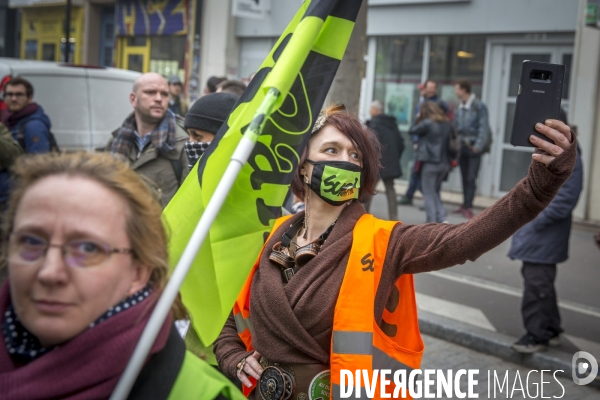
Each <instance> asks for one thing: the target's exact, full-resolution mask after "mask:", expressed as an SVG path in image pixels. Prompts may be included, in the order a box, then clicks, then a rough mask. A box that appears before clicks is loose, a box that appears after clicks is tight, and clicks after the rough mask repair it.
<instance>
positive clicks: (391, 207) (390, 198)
mask: <svg viewBox="0 0 600 400" xmlns="http://www.w3.org/2000/svg"><path fill="white" fill-rule="evenodd" d="M383 185H384V186H385V197H386V198H387V203H388V216H389V219H390V221H397V220H398V205H397V204H396V190H395V189H394V179H393V178H392V179H383ZM372 200H373V197H369V199H368V200H367V201H365V202H364V203H362V205H363V206H364V207H365V210H367V213H368V212H369V210H370V209H371V201H372Z"/></svg>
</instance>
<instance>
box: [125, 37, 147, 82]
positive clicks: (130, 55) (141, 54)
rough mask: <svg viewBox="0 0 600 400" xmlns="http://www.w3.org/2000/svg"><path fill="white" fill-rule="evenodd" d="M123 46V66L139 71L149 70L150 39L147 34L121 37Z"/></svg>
mask: <svg viewBox="0 0 600 400" xmlns="http://www.w3.org/2000/svg"><path fill="white" fill-rule="evenodd" d="M120 44H121V47H122V54H123V57H122V65H121V68H123V69H128V70H131V71H137V72H142V73H143V72H148V71H149V65H150V39H149V38H148V37H146V36H130V37H126V38H120Z"/></svg>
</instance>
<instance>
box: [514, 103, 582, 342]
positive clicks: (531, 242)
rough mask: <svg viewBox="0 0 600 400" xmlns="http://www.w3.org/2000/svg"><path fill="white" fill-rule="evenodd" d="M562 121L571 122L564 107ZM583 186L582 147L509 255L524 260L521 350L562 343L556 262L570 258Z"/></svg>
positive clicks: (518, 234)
mask: <svg viewBox="0 0 600 400" xmlns="http://www.w3.org/2000/svg"><path fill="white" fill-rule="evenodd" d="M560 120H561V121H563V122H564V123H567V117H566V115H565V113H564V111H562V110H561V116H560ZM582 189H583V166H582V162H581V157H580V150H579V148H578V149H577V160H576V161H575V169H574V170H573V173H572V174H571V176H570V177H569V179H567V181H566V182H565V183H564V184H563V185H562V187H561V188H560V190H559V191H558V193H557V194H556V197H554V199H553V200H552V202H551V203H550V204H548V206H547V207H546V208H545V209H544V211H542V212H541V213H540V214H539V215H538V216H537V217H536V218H535V219H534V220H533V221H531V222H530V223H528V224H527V225H525V226H523V227H522V228H521V229H519V230H518V231H517V232H516V233H515V234H514V235H513V237H512V243H511V246H510V250H509V252H508V257H510V258H511V259H513V260H514V259H517V260H522V261H523V267H522V269H521V273H522V274H523V280H524V285H523V286H524V290H523V300H522V304H521V315H522V317H523V325H524V326H525V330H526V331H527V333H526V334H525V335H524V336H523V337H521V339H519V340H518V341H517V342H515V343H514V344H513V345H512V348H513V349H514V350H515V351H518V352H519V353H534V352H537V351H541V350H545V349H546V348H547V347H548V345H550V346H555V345H558V344H559V343H560V341H559V335H560V333H561V332H562V328H561V327H560V314H559V311H558V299H557V297H556V291H555V290H554V280H555V279H556V264H558V263H561V262H564V261H566V260H567V259H568V258H569V236H570V234H571V218H572V212H573V209H574V208H575V206H576V205H577V201H578V200H579V194H580V193H581V190H582Z"/></svg>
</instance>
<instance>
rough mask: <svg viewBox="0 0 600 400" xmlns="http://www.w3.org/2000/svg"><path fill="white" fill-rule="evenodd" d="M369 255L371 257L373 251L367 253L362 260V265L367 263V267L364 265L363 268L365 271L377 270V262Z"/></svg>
mask: <svg viewBox="0 0 600 400" xmlns="http://www.w3.org/2000/svg"><path fill="white" fill-rule="evenodd" d="M369 257H371V253H369V254H367V255H366V256H364V257H363V258H362V259H361V260H360V263H361V264H362V265H366V267H364V268H363V269H362V270H363V271H365V272H367V271H371V272H375V268H373V263H374V262H375V260H374V259H372V258H369Z"/></svg>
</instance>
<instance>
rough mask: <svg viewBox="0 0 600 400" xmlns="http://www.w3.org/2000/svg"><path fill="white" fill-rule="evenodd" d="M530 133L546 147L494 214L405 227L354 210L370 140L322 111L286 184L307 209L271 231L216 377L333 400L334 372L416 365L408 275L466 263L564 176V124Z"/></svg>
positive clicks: (535, 207) (368, 178) (350, 122)
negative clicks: (455, 222) (458, 221)
mask: <svg viewBox="0 0 600 400" xmlns="http://www.w3.org/2000/svg"><path fill="white" fill-rule="evenodd" d="M538 130H539V132H541V133H543V134H545V135H546V136H548V137H549V138H551V139H553V140H554V141H555V143H557V144H556V145H553V144H550V143H547V142H545V141H541V140H536V139H532V142H533V144H534V145H536V146H539V150H538V151H537V152H536V153H535V154H534V156H533V162H532V164H531V167H530V169H529V173H528V175H527V177H525V178H524V179H523V180H522V181H521V182H519V183H518V184H517V186H516V187H515V188H514V189H513V190H512V191H511V192H510V193H509V194H508V195H506V196H504V197H503V198H502V199H501V200H499V201H498V202H497V203H496V204H495V205H494V206H492V207H490V208H488V209H487V210H485V211H484V212H482V213H480V214H479V215H477V216H476V217H475V218H473V219H472V220H470V221H468V222H465V223H462V224H458V225H447V224H426V225H414V226H413V225H404V224H401V223H398V222H397V221H382V220H378V219H375V218H374V217H373V216H371V215H367V214H365V211H364V208H363V207H362V206H361V205H360V203H359V202H358V201H357V200H360V199H361V197H363V196H366V195H371V194H373V193H374V191H375V183H376V180H377V171H378V166H379V165H378V154H377V150H376V148H375V147H374V145H373V144H374V143H376V140H375V138H374V137H373V134H372V133H370V132H369V131H368V130H367V129H366V128H365V127H364V126H363V125H362V124H361V123H360V122H359V121H358V120H357V119H356V118H355V117H353V116H351V115H349V114H348V113H347V112H346V111H345V110H344V109H343V108H340V107H336V108H330V109H327V110H325V111H324V112H322V113H321V116H320V117H319V119H318V120H317V122H316V124H315V127H314V129H313V134H312V136H311V138H310V140H309V142H308V145H307V148H306V151H305V153H304V155H303V156H302V158H301V160H300V164H299V168H298V173H297V175H295V176H294V180H293V182H292V188H293V191H294V194H295V195H296V196H298V197H300V198H304V199H305V203H306V211H305V212H301V213H299V214H296V215H294V216H292V217H291V218H289V219H279V220H278V221H277V223H276V224H275V227H274V228H273V230H272V232H271V235H270V237H269V239H268V240H267V242H266V244H265V246H264V248H263V251H262V253H261V254H260V255H259V258H258V260H257V263H256V264H255V267H254V269H253V271H252V273H251V275H250V277H249V278H248V280H247V282H246V285H245V286H244V288H243V289H242V291H241V293H240V295H239V297H238V300H237V302H236V304H235V306H234V310H233V313H232V315H231V316H230V318H229V320H228V321H227V323H226V325H225V327H224V328H223V331H222V333H221V335H220V337H219V338H218V339H217V341H216V343H215V353H216V356H217V360H218V362H219V366H220V367H221V370H222V371H223V372H224V373H225V374H227V375H229V376H231V377H238V378H239V379H240V380H241V381H242V383H243V384H244V385H245V386H246V388H254V383H255V380H258V384H257V386H258V389H256V390H253V392H252V393H250V396H251V397H253V398H258V399H260V398H265V399H273V400H276V399H287V398H293V399H300V400H301V399H306V398H308V396H307V394H309V395H310V398H313V399H314V398H317V397H323V398H335V397H336V396H339V390H340V388H339V385H340V370H342V369H349V370H351V371H354V370H356V369H367V370H370V371H372V370H373V369H376V368H385V369H392V371H393V370H398V369H406V368H418V367H419V364H420V360H421V356H422V353H423V342H422V340H421V337H420V334H419V329H418V322H417V315H416V304H415V298H414V290H413V283H412V274H415V273H418V272H427V271H434V270H439V269H443V268H448V267H451V266H453V265H456V264H462V263H464V262H466V261H467V260H475V259H477V258H478V257H479V256H481V255H482V254H483V253H485V252H486V251H488V250H490V249H492V248H493V247H495V246H497V245H498V244H500V243H502V242H503V241H504V240H506V239H507V238H508V237H509V236H510V235H511V234H512V233H513V232H514V231H516V230H517V229H518V228H519V227H520V226H522V225H523V224H525V223H526V222H527V221H530V220H531V219H533V218H534V217H535V216H536V215H537V214H538V213H539V212H540V211H541V210H543V209H544V207H545V206H546V205H547V204H548V203H549V202H550V200H551V199H552V198H553V196H554V195H555V193H556V192H557V190H558V189H559V188H560V186H561V185H562V183H563V182H564V181H565V180H566V179H567V178H568V176H569V174H570V173H571V170H572V169H573V165H574V161H575V150H574V149H575V146H574V145H573V144H572V142H574V137H572V135H571V132H570V129H569V127H568V126H566V125H564V124H562V123H561V122H559V121H554V120H552V121H548V122H547V124H546V125H542V124H538ZM329 380H330V381H331V382H330V383H331V386H330V384H329ZM330 387H331V390H332V391H333V393H330V392H329V390H330V389H329V388H330ZM336 392H337V394H336Z"/></svg>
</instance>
